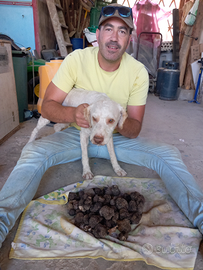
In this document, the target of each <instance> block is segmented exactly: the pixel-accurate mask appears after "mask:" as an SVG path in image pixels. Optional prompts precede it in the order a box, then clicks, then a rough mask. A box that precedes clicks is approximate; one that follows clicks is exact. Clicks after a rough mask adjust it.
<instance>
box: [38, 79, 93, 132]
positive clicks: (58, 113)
mask: <svg viewBox="0 0 203 270" xmlns="http://www.w3.org/2000/svg"><path fill="white" fill-rule="evenodd" d="M66 96H67V93H65V92H64V91H62V90H61V89H59V88H58V87H57V86H56V85H55V84H54V83H53V82H50V84H49V85H48V87H47V90H46V92H45V95H44V100H43V103H42V108H41V114H42V117H44V118H47V119H49V120H50V121H53V122H56V123H73V122H75V123H76V124H77V125H78V126H80V127H84V128H87V127H89V125H88V122H87V120H86V119H85V118H84V108H86V107H87V106H89V105H88V104H86V103H84V104H81V105H79V106H78V107H65V106H62V103H63V101H64V99H65V98H66Z"/></svg>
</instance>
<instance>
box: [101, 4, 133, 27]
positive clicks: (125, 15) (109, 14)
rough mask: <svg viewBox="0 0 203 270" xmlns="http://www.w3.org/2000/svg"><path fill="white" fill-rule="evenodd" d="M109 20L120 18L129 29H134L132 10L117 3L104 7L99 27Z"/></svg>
mask: <svg viewBox="0 0 203 270" xmlns="http://www.w3.org/2000/svg"><path fill="white" fill-rule="evenodd" d="M109 18H119V19H121V20H122V21H124V22H125V23H126V24H127V25H128V26H129V28H131V29H133V28H134V25H133V15H132V9H131V8H129V7H125V6H122V5H120V4H116V3H114V4H110V5H108V6H105V7H102V10H101V13H100V18H99V26H100V25H101V24H102V23H103V22H104V21H106V20H108V19H109Z"/></svg>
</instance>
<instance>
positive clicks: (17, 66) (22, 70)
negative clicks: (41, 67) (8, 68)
mask: <svg viewBox="0 0 203 270" xmlns="http://www.w3.org/2000/svg"><path fill="white" fill-rule="evenodd" d="M12 58H13V69H14V75H15V84H16V92H17V100H18V110H19V121H20V122H23V121H24V110H27V109H28V94H27V61H28V55H27V54H26V53H24V52H22V51H12Z"/></svg>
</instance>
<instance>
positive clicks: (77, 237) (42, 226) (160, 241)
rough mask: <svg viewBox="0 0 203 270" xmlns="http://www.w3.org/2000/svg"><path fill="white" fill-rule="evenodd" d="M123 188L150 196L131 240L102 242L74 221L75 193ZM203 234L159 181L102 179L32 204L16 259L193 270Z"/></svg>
mask: <svg viewBox="0 0 203 270" xmlns="http://www.w3.org/2000/svg"><path fill="white" fill-rule="evenodd" d="M111 185H118V187H119V189H120V190H121V192H123V193H124V192H132V191H138V192H140V193H141V194H142V195H143V196H144V197H145V200H146V202H145V206H144V213H143V216H142V219H141V221H140V223H139V224H136V225H132V231H131V232H130V234H129V237H128V239H127V241H125V242H123V241H119V240H118V239H117V238H116V236H117V234H118V233H119V232H118V231H116V232H115V233H114V235H111V236H106V238H105V239H96V238H94V237H93V236H91V235H89V234H88V233H86V232H84V231H82V230H81V229H79V228H77V227H76V226H74V225H73V224H72V223H71V219H72V217H71V216H69V215H68V211H67V205H66V203H67V200H68V193H69V192H70V191H72V192H77V191H79V190H81V189H89V188H92V187H104V186H111ZM200 241H201V234H200V232H199V231H198V230H197V229H195V228H194V227H193V225H192V224H191V223H190V221H189V220H188V219H187V218H186V217H185V215H184V214H183V213H182V212H181V210H180V209H179V208H178V206H177V205H176V203H175V202H174V201H173V199H172V198H171V197H170V196H169V195H168V193H167V191H166V188H165V186H164V184H163V182H162V181H161V180H159V179H135V178H119V177H115V178H114V177H106V176H96V177H94V179H93V180H86V181H84V182H79V183H76V184H73V185H69V186H67V187H64V188H60V189H59V190H57V191H54V192H52V193H50V194H47V195H45V196H42V197H40V198H39V199H37V200H35V201H32V202H31V203H30V204H29V205H28V206H27V208H26V209H25V211H24V213H23V216H22V218H21V222H20V225H19V228H18V231H17V234H16V237H15V240H14V242H13V243H12V248H11V251H10V256H9V257H10V258H15V259H26V260H40V259H42V260H44V259H59V258H63V259H65V258H67V259H70V258H82V257H89V258H98V257H102V258H104V259H106V260H115V261H116V260H118V261H132V260H142V261H145V262H146V263H147V264H149V265H155V266H157V267H160V268H164V269H193V268H194V265H195V259H196V256H197V251H198V248H199V243H200Z"/></svg>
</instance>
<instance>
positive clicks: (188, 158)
mask: <svg viewBox="0 0 203 270" xmlns="http://www.w3.org/2000/svg"><path fill="white" fill-rule="evenodd" d="M36 123H37V120H36V119H34V118H33V119H31V120H29V121H26V122H24V123H22V124H21V129H20V130H19V131H17V132H16V133H15V134H14V135H13V136H12V137H10V138H9V139H8V140H7V141H6V142H4V143H3V144H2V145H1V146H0V189H1V188H2V186H3V184H4V183H5V181H6V179H7V177H8V176H9V174H10V172H11V170H12V169H13V167H14V166H15V164H16V161H17V160H18V158H19V156H20V152H21V150H22V148H23V146H24V145H25V144H26V142H27V141H28V138H29V136H30V134H31V131H32V130H33V128H34V127H35V126H36ZM202 130H203V104H200V105H198V104H195V103H188V102H187V101H181V100H176V101H163V100H160V99H159V98H158V97H156V96H154V95H153V94H149V97H148V101H147V106H146V114H145V118H144V123H143V128H142V131H141V134H140V136H143V137H146V138H149V139H151V140H157V141H161V142H165V143H168V144H171V145H174V146H176V147H177V148H178V149H179V150H180V152H181V153H182V158H183V161H184V162H185V164H186V165H187V167H188V170H189V171H190V172H191V173H192V174H193V175H194V177H195V179H196V181H197V182H198V183H199V184H200V187H201V189H202V190H203V139H202V134H203V132H202ZM50 132H53V129H52V127H49V126H47V127H45V128H44V130H43V132H42V133H41V136H44V135H46V134H49V133H50ZM90 165H91V168H92V170H93V173H94V174H95V175H109V176H115V173H114V172H113V170H112V167H111V164H110V162H109V161H107V160H101V159H96V158H94V159H91V160H90ZM121 165H122V168H123V169H124V170H126V171H127V173H128V175H127V176H130V177H149V178H150V177H157V178H158V175H157V174H156V173H155V172H154V171H152V170H149V169H146V168H143V167H138V166H133V165H128V164H124V163H123V164H121ZM81 171H82V166H81V162H80V161H77V162H74V163H69V164H65V165H59V166H55V167H52V168H50V169H49V170H48V171H47V172H46V173H45V175H44V176H43V178H42V181H41V184H40V186H39V188H38V191H37V193H36V195H35V198H37V197H39V196H41V195H43V194H47V193H49V192H50V191H53V190H55V189H57V188H59V187H63V186H66V185H68V184H71V183H74V182H78V181H80V180H82V177H81ZM18 221H19V220H18ZM17 226H18V222H17V223H16V225H15V227H14V228H13V229H12V231H11V232H10V233H9V235H8V237H7V239H6V241H5V242H4V243H3V247H2V249H1V250H0V269H1V270H16V269H25V270H26V269H29V270H36V269H37V270H38V269H41V270H48V269H50V270H62V269H68V270H69V269H71V270H78V269H81V270H87V269H88V270H117V269H120V270H131V269H132V270H133V269H136V270H144V269H147V270H155V269H158V268H157V267H153V266H149V265H147V264H145V263H144V262H114V261H106V260H104V259H95V260H94V259H69V260H68V259H67V260H45V261H22V260H14V259H12V260H9V259H8V254H9V251H10V244H11V242H12V240H13V238H14V236H15V232H16V229H17ZM186 267H187V266H186ZM194 269H195V270H200V269H201V270H202V269H203V253H202V254H201V253H200V252H198V256H197V259H196V264H195V268H194Z"/></svg>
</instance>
